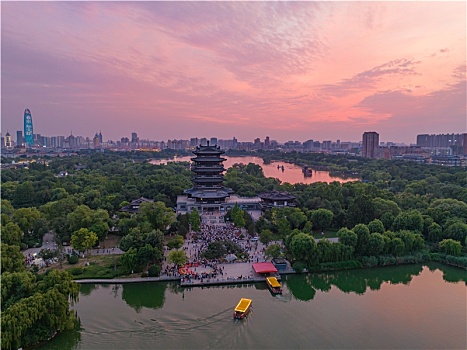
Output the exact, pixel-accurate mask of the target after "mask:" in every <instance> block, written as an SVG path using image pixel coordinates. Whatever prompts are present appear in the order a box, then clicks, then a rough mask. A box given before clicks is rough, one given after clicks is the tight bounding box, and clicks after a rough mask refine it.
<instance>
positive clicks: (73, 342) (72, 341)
mask: <svg viewBox="0 0 467 350" xmlns="http://www.w3.org/2000/svg"><path fill="white" fill-rule="evenodd" d="M80 341H81V330H80V329H72V330H70V331H66V332H63V333H60V334H58V335H57V336H56V337H55V338H54V339H53V340H52V341H50V342H46V343H45V344H43V345H41V346H38V347H37V348H36V349H42V348H44V347H45V348H46V349H47V350H63V349H76V348H77V346H78V344H79V342H80Z"/></svg>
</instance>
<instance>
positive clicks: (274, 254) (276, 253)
mask: <svg viewBox="0 0 467 350" xmlns="http://www.w3.org/2000/svg"><path fill="white" fill-rule="evenodd" d="M264 255H265V257H266V258H279V257H281V256H282V250H281V246H280V245H279V244H271V245H270V246H269V247H267V248H266V250H265V251H264Z"/></svg>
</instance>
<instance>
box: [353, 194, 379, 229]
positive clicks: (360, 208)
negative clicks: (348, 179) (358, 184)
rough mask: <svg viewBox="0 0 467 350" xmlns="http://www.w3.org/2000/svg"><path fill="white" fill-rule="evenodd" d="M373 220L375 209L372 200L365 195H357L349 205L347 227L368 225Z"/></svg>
mask: <svg viewBox="0 0 467 350" xmlns="http://www.w3.org/2000/svg"><path fill="white" fill-rule="evenodd" d="M373 219H375V207H374V204H373V201H372V199H371V198H370V197H369V196H367V195H365V194H358V195H357V196H356V197H355V198H354V199H352V200H351V202H350V204H349V209H348V210H347V225H348V226H350V227H352V226H355V225H357V224H368V223H369V222H370V221H371V220H373Z"/></svg>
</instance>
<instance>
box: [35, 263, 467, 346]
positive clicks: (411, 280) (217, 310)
mask: <svg viewBox="0 0 467 350" xmlns="http://www.w3.org/2000/svg"><path fill="white" fill-rule="evenodd" d="M466 279H467V276H466V273H465V270H461V269H456V268H450V267H446V266H443V265H431V264H430V265H428V266H422V265H407V266H400V267H388V268H382V269H372V270H358V271H343V272H335V273H323V274H309V275H289V276H287V277H284V278H283V281H282V283H283V287H284V294H283V295H282V296H273V295H271V293H270V292H269V290H268V289H267V288H266V286H265V284H263V283H258V284H249V285H237V286H229V287H227V286H224V287H222V286H218V287H209V288H208V287H206V288H201V287H197V288H192V289H182V288H181V287H180V286H179V285H178V284H176V283H144V284H126V285H83V286H82V287H81V294H80V300H79V302H78V303H77V304H76V305H75V309H76V310H77V312H78V315H79V317H80V318H81V322H82V328H81V330H80V331H73V332H68V333H64V334H61V335H60V336H59V337H57V338H56V339H54V340H53V341H52V342H50V343H48V344H46V345H45V346H43V347H42V348H41V349H60V350H62V349H64V350H65V349H200V348H203V349H245V348H247V349H329V348H334V349H465V348H466V345H467V344H466V291H467V288H466ZM242 297H246V298H251V299H253V311H252V313H251V314H250V316H249V317H248V318H247V319H246V320H243V321H234V320H233V319H232V312H233V308H234V306H235V305H236V303H237V302H238V300H239V299H240V298H242Z"/></svg>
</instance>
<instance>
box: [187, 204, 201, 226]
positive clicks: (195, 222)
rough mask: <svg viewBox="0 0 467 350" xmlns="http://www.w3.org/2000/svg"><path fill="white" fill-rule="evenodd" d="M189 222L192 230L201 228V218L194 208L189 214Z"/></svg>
mask: <svg viewBox="0 0 467 350" xmlns="http://www.w3.org/2000/svg"><path fill="white" fill-rule="evenodd" d="M189 222H190V225H191V230H192V231H195V232H199V231H200V230H201V218H200V216H199V213H198V210H196V208H194V209H193V210H192V211H191V213H190V216H189Z"/></svg>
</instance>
